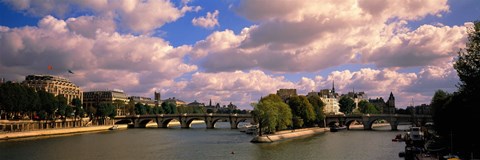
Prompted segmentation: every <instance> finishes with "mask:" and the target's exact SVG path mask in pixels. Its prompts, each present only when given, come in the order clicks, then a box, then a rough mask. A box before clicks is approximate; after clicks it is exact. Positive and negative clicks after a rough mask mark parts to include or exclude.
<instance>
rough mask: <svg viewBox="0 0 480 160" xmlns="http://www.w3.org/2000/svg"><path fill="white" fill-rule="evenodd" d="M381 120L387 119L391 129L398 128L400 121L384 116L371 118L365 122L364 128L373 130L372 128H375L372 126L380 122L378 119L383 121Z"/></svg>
mask: <svg viewBox="0 0 480 160" xmlns="http://www.w3.org/2000/svg"><path fill="white" fill-rule="evenodd" d="M381 120H384V121H386V122H387V123H388V124H389V126H390V128H391V130H397V126H398V122H397V121H396V120H394V119H388V118H383V117H377V118H371V119H370V120H369V121H368V122H367V124H363V127H364V129H366V130H372V129H373V128H372V127H373V124H374V123H375V122H378V121H381Z"/></svg>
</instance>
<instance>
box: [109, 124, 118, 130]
mask: <svg viewBox="0 0 480 160" xmlns="http://www.w3.org/2000/svg"><path fill="white" fill-rule="evenodd" d="M117 129H118V125H113V126H112V127H110V128H108V130H117Z"/></svg>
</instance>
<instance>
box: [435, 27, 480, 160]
mask: <svg viewBox="0 0 480 160" xmlns="http://www.w3.org/2000/svg"><path fill="white" fill-rule="evenodd" d="M467 33H468V42H467V44H466V48H465V49H462V50H460V51H459V53H458V57H457V58H456V61H455V64H454V68H455V70H456V71H457V74H458V77H459V78H460V83H459V85H458V91H457V92H454V93H448V92H445V91H442V90H438V91H436V92H435V94H434V96H433V98H432V101H431V104H430V106H431V107H432V110H433V119H434V124H435V125H434V126H435V130H436V131H437V133H438V134H439V135H440V137H441V141H442V142H443V143H444V144H445V146H449V147H450V149H451V150H453V152H455V153H458V154H460V156H461V157H463V158H467V157H469V158H479V155H480V139H479V138H478V136H477V135H478V132H475V131H472V129H474V128H475V127H476V126H478V125H477V123H476V122H477V121H478V115H480V107H479V105H478V98H480V96H479V95H480V94H479V93H480V22H479V21H477V22H475V23H474V26H473V28H469V29H468V32H467ZM473 156H476V157H473ZM463 158H462V159H463ZM467 159H468V158H467Z"/></svg>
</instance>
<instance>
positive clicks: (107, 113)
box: [96, 103, 117, 123]
mask: <svg viewBox="0 0 480 160" xmlns="http://www.w3.org/2000/svg"><path fill="white" fill-rule="evenodd" d="M116 114H117V112H116V110H115V106H114V105H113V104H111V103H100V105H98V107H97V113H96V116H98V117H100V118H101V119H102V120H105V119H106V117H110V118H114V117H115V116H116ZM102 123H104V121H102Z"/></svg>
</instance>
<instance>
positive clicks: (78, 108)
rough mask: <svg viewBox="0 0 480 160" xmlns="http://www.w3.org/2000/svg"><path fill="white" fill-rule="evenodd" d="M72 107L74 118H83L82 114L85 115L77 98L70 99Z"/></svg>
mask: <svg viewBox="0 0 480 160" xmlns="http://www.w3.org/2000/svg"><path fill="white" fill-rule="evenodd" d="M72 105H73V106H74V110H75V112H74V113H75V117H77V116H80V117H83V114H85V111H84V110H83V107H82V101H81V100H80V99H78V98H74V99H72Z"/></svg>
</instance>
